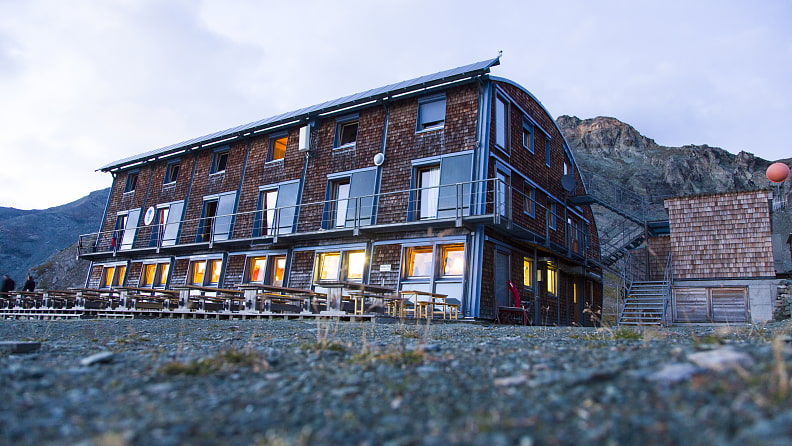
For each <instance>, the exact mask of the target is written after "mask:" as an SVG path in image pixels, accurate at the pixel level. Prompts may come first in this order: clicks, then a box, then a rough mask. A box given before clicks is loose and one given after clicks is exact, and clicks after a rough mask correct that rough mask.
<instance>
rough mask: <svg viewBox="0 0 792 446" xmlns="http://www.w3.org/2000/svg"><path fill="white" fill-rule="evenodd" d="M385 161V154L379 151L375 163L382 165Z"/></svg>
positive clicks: (375, 156)
mask: <svg viewBox="0 0 792 446" xmlns="http://www.w3.org/2000/svg"><path fill="white" fill-rule="evenodd" d="M384 162H385V155H383V154H381V153H378V154H376V155H374V165H375V166H381V165H382V163H384Z"/></svg>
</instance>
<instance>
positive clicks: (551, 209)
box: [547, 199, 558, 230]
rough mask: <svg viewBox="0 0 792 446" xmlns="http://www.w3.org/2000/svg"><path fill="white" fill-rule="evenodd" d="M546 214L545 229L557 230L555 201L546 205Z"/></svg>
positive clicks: (556, 206) (556, 204)
mask: <svg viewBox="0 0 792 446" xmlns="http://www.w3.org/2000/svg"><path fill="white" fill-rule="evenodd" d="M547 212H548V217H549V220H548V222H547V227H548V228H550V229H552V230H557V229H558V203H557V202H556V201H555V200H552V199H551V200H550V202H549V203H548V204H547Z"/></svg>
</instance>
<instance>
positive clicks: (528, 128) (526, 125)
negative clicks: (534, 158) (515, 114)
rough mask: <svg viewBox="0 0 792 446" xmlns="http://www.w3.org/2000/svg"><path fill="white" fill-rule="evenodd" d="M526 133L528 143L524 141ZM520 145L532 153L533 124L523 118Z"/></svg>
mask: <svg viewBox="0 0 792 446" xmlns="http://www.w3.org/2000/svg"><path fill="white" fill-rule="evenodd" d="M526 134H528V144H527V145H526V143H525V139H526V138H525V135H526ZM522 146H523V148H525V149H526V150H528V151H529V152H531V153H534V126H533V124H531V123H530V122H529V121H528V120H526V119H523V128H522Z"/></svg>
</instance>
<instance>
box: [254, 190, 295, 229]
mask: <svg viewBox="0 0 792 446" xmlns="http://www.w3.org/2000/svg"><path fill="white" fill-rule="evenodd" d="M299 192H300V182H299V181H290V182H287V183H280V184H271V185H267V186H261V187H259V201H258V212H256V216H255V219H254V221H253V237H262V236H270V237H271V236H275V235H278V234H291V233H292V231H293V230H294V223H295V220H296V218H297V199H298V195H299Z"/></svg>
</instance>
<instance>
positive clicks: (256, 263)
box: [248, 257, 267, 283]
mask: <svg viewBox="0 0 792 446" xmlns="http://www.w3.org/2000/svg"><path fill="white" fill-rule="evenodd" d="M249 262H250V263H249V266H248V268H249V270H248V271H249V281H250V282H262V283H263V282H264V273H265V272H266V271H267V270H266V265H267V258H266V257H251V258H250V260H249Z"/></svg>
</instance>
